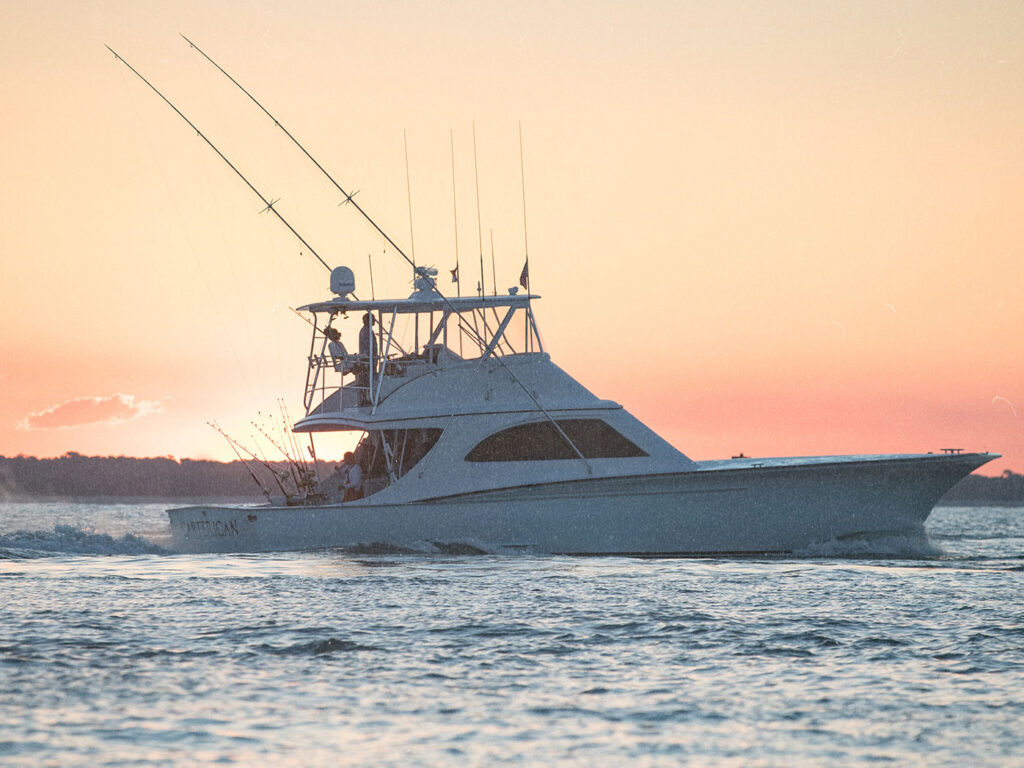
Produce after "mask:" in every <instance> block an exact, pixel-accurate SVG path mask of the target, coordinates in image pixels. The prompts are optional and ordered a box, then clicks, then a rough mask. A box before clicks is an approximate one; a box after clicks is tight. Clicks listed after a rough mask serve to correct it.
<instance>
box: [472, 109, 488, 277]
mask: <svg viewBox="0 0 1024 768" xmlns="http://www.w3.org/2000/svg"><path fill="white" fill-rule="evenodd" d="M473 177H474V178H475V179H476V234H477V239H478V240H479V241H480V285H479V287H478V288H477V290H478V291H479V293H480V295H481V296H483V295H484V294H485V293H486V292H487V286H486V285H485V284H484V231H483V228H482V227H481V226H480V168H479V166H478V165H477V162H476V120H474V121H473Z"/></svg>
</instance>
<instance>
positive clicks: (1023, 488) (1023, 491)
mask: <svg viewBox="0 0 1024 768" xmlns="http://www.w3.org/2000/svg"><path fill="white" fill-rule="evenodd" d="M940 503H942V504H949V505H957V504H992V505H995V506H1013V505H1017V504H1024V475H1018V474H1016V473H1014V472H1011V471H1010V470H1008V469H1007V470H1005V471H1004V472H1003V474H1001V475H1000V476H998V477H985V476H984V475H968V476H967V477H965V478H964V479H963V480H961V481H960V482H959V483H957V484H956V485H955V486H953V487H952V488H951V489H950V491H949V493H947V494H946V495H945V496H943V497H942V501H941V502H940Z"/></svg>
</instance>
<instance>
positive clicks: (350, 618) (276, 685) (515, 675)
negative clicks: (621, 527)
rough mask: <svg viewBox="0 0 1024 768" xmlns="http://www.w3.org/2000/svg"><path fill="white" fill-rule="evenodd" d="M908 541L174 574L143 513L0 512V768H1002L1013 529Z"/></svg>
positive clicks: (1007, 720) (956, 511) (1017, 647)
mask: <svg viewBox="0 0 1024 768" xmlns="http://www.w3.org/2000/svg"><path fill="white" fill-rule="evenodd" d="M928 530H929V534H930V538H931V544H930V545H928V544H922V543H921V542H911V543H907V542H902V543H900V542H895V543H894V542H884V543H877V542H876V543H863V542H862V543H860V544H858V545H853V546H851V549H850V550H849V551H848V552H846V553H845V554H846V555H847V556H845V557H834V556H830V557H825V556H824V555H826V554H827V555H836V554H839V555H842V554H844V553H843V552H835V551H831V550H829V551H824V550H823V551H822V552H820V553H810V554H809V556H808V557H804V558H787V559H769V560H760V559H690V560H632V559H628V558H565V557H531V556H521V557H495V556H490V555H485V556H465V557H446V556H425V555H416V556H409V555H404V556H393V555H391V556H355V555H352V554H346V553H344V552H337V551H319V552H309V553H298V554H296V553H288V554H270V555H268V554H260V555H231V556H224V555H199V556H196V555H189V556H182V555H168V554H166V553H165V552H164V551H163V550H162V549H161V545H162V544H166V542H167V540H168V537H169V532H168V529H167V524H166V517H165V516H164V514H163V505H154V504H68V503H62V504H12V503H7V504H0V600H2V602H0V605H2V609H0V611H2V613H0V618H2V620H0V763H3V764H5V765H7V764H10V765H26V766H27V765H32V766H36V765H74V764H90V765H95V766H105V765H136V764H147V765H149V764H179V763H180V764H192V763H212V762H220V763H225V764H232V763H234V764H240V765H253V764H274V765H278V764H283V765H297V766H299V765H334V764H339V763H342V764H361V765H375V766H376V765H402V766H405V765H417V764H420V765H424V764H429V765H436V764H472V765H484V764H487V765H490V764H502V763H512V764H520V765H523V764H529V765H535V764H545V765H551V764H568V765H594V764H604V765H610V764H627V763H628V764H630V765H677V764H680V763H690V764H694V765H744V766H746V765H754V766H758V765H772V766H774V765H793V764H798V765H799V764H804V765H825V764H847V765H852V764H868V763H871V764H876V763H883V764H885V763H890V764H895V765H906V764H921V765H930V766H931V765H958V766H959V765H1022V764H1024V736H1022V733H1024V728H1022V726H1024V589H1022V588H1024V510H1017V509H995V508H986V509H961V508H947V509H939V510H937V511H936V512H935V513H934V514H933V515H932V518H931V519H930V521H929V524H928ZM26 531H27V532H28V533H26ZM873 546H875V547H880V549H877V550H876V552H875V554H872V553H871V549H872V547H873ZM879 552H880V553H881V554H879ZM894 552H895V553H899V554H897V555H894V554H892V553H894ZM851 555H855V556H851Z"/></svg>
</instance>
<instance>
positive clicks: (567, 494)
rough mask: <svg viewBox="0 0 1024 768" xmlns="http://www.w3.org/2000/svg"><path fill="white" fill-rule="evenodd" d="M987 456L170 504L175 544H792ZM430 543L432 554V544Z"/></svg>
mask: <svg viewBox="0 0 1024 768" xmlns="http://www.w3.org/2000/svg"><path fill="white" fill-rule="evenodd" d="M992 458H994V456H992V455H989V454H960V455H955V456H931V455H928V456H921V457H912V458H892V459H885V458H875V459H873V460H864V459H861V460H845V461H844V460H836V461H829V462H822V461H814V462H808V463H802V464H801V463H788V464H779V465H765V466H747V467H743V468H737V469H729V468H724V467H723V468H715V469H703V470H697V471H692V472H678V473H670V474H660V475H644V476H627V477H612V478H601V479H587V480H575V481H567V482H558V483H544V484H538V485H532V486H525V487H522V486H521V487H516V488H507V489H497V490H490V491H483V492H477V493H471V494H461V495H458V496H452V497H444V498H433V499H425V500H419V501H413V502H408V503H392V504H380V503H373V500H372V498H371V499H366V500H363V501H360V502H350V503H348V504H338V505H331V506H303V507H268V506H264V507H219V506H205V507H187V508H181V509H172V510H169V511H168V515H169V517H170V522H171V529H172V547H173V548H174V549H175V550H176V551H180V552H257V551H278V550H301V549H312V548H322V547H344V548H354V549H356V550H359V551H381V550H384V551H387V550H388V549H392V550H396V549H397V550H401V549H411V550H420V551H422V550H425V549H426V550H430V549H431V548H437V549H440V550H441V551H473V550H482V551H487V552H516V551H525V552H532V553H552V554H575V555H610V554H620V555H646V556H654V555H698V554H713V553H721V554H756V553H779V554H783V553H792V552H799V551H801V550H806V549H807V548H809V547H813V546H815V545H817V544H821V543H824V542H829V541H831V540H835V539H843V538H847V537H858V536H873V535H879V534H894V535H908V534H910V535H915V534H916V535H920V534H922V533H923V526H924V522H925V520H926V519H927V517H928V515H929V513H930V512H931V510H932V508H933V507H934V506H935V503H936V502H937V501H938V500H939V499H940V498H941V497H942V495H943V494H944V493H945V492H946V491H948V490H949V489H950V488H951V487H952V486H953V485H954V484H955V483H956V482H957V481H958V480H960V479H961V478H962V477H964V476H966V475H967V474H969V473H970V472H971V471H972V470H973V469H975V468H977V467H978V466H981V465H982V464H984V463H985V462H987V461H989V460H991V459H992ZM435 551H436V549H435Z"/></svg>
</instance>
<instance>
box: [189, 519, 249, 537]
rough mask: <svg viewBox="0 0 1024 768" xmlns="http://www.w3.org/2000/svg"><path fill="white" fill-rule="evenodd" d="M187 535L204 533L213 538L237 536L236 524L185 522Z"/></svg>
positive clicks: (230, 521)
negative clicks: (211, 535)
mask: <svg viewBox="0 0 1024 768" xmlns="http://www.w3.org/2000/svg"><path fill="white" fill-rule="evenodd" d="M185 529H186V530H187V531H188V532H189V533H206V534H211V533H212V534H213V535H214V536H237V535H238V522H237V521H235V520H226V521H224V520H186V521H185Z"/></svg>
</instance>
